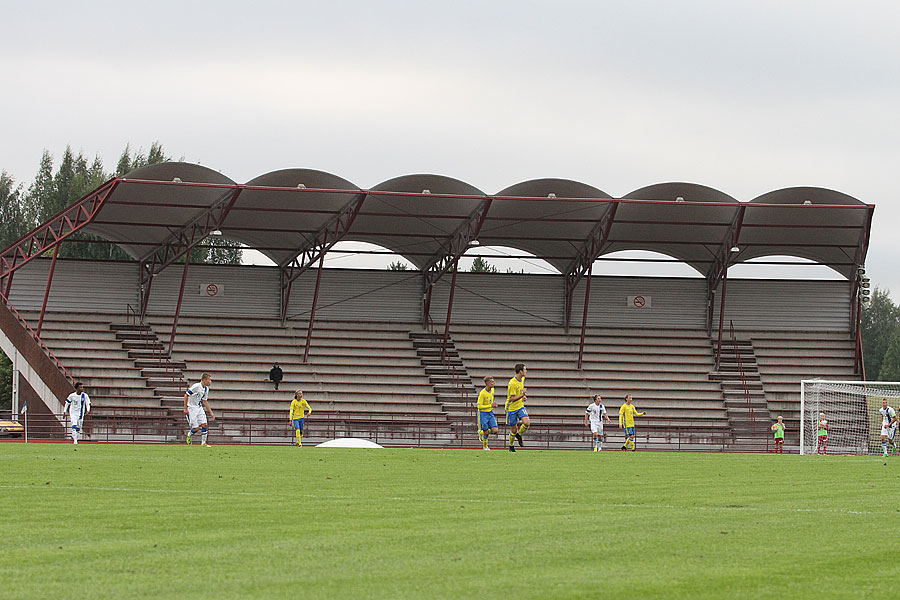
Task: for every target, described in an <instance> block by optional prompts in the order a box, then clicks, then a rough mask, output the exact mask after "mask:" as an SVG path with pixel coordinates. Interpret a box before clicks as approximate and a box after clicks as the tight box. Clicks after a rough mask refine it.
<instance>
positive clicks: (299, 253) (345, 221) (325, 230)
mask: <svg viewBox="0 0 900 600" xmlns="http://www.w3.org/2000/svg"><path fill="white" fill-rule="evenodd" d="M367 196H368V192H362V193H359V194H357V195H356V196H355V197H354V198H353V200H351V201H350V202H348V203H347V204H345V205H344V206H343V207H342V208H341V210H340V211H338V212H337V214H335V215H334V216H333V217H331V218H330V219H329V220H328V222H327V223H325V224H324V225H322V227H320V228H319V230H318V231H316V233H315V234H314V235H313V236H312V237H311V238H309V239H308V240H307V241H306V243H304V244H303V245H302V246H299V247H298V248H296V249H295V250H294V258H292V259H290V260H288V261H285V262H283V263H282V264H280V265H278V268H279V269H280V271H281V273H280V279H281V322H282V324H284V322H285V321H286V320H287V310H288V304H289V303H290V301H291V288H292V287H293V284H294V281H295V280H296V279H297V278H298V277H300V276H301V275H302V274H303V273H304V272H306V270H307V269H308V268H310V267H311V266H312V265H313V264H314V263H315V262H316V261H319V262H321V259H322V257H323V256H324V255H325V254H327V253H328V251H329V250H331V248H332V247H334V245H335V244H336V243H338V242H339V241H341V240H342V239H343V238H344V236H345V235H347V233H348V232H349V231H350V226H351V225H353V221H354V220H356V216H357V215H358V214H359V210H360V209H361V208H362V205H363V202H365V200H366V197H367Z"/></svg>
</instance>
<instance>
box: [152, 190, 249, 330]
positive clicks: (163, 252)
mask: <svg viewBox="0 0 900 600" xmlns="http://www.w3.org/2000/svg"><path fill="white" fill-rule="evenodd" d="M166 185H189V184H185V183H176V182H167V183H166ZM243 190H244V188H243V186H228V187H226V191H225V193H224V194H223V195H222V196H221V197H220V198H219V199H218V200H216V201H215V202H213V203H212V204H210V205H209V207H208V208H206V209H204V210H202V211H201V212H200V213H199V214H197V215H196V216H195V217H194V218H193V219H191V220H190V221H189V222H188V223H187V224H186V225H185V226H184V227H182V228H181V229H179V230H178V231H175V232H174V233H172V235H170V236H169V237H168V238H166V240H165V241H163V242H162V243H161V244H159V245H158V246H156V247H155V248H153V249H152V250H150V252H148V253H147V254H145V255H144V257H143V258H141V260H140V263H141V267H140V269H141V310H140V314H141V323H143V322H144V318H145V317H146V316H147V306H148V305H149V303H150V288H151V287H152V285H153V278H154V277H156V276H157V275H158V274H159V273H161V272H162V271H163V269H165V268H166V267H168V266H169V265H171V264H173V263H175V262H177V261H178V260H179V259H180V258H181V257H183V256H185V255H186V254H189V253H190V252H191V250H193V249H194V248H195V247H196V246H198V245H199V244H200V243H201V242H202V241H203V240H205V239H206V237H207V236H208V235H209V234H210V233H212V232H213V231H216V230H217V229H221V227H222V223H224V222H225V218H226V217H227V216H228V214H229V213H230V212H231V209H232V208H233V207H234V204H235V202H237V199H238V198H239V197H240V195H241V192H242V191H243Z"/></svg>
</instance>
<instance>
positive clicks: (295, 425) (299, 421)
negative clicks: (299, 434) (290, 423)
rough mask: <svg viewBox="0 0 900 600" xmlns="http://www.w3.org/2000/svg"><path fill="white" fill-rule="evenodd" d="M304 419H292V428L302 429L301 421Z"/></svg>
mask: <svg viewBox="0 0 900 600" xmlns="http://www.w3.org/2000/svg"><path fill="white" fill-rule="evenodd" d="M305 420H306V419H294V429H299V430H300V431H303V422H304V421H305Z"/></svg>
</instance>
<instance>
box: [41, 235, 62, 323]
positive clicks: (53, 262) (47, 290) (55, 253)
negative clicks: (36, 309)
mask: <svg viewBox="0 0 900 600" xmlns="http://www.w3.org/2000/svg"><path fill="white" fill-rule="evenodd" d="M60 246H61V244H57V245H56V247H55V248H53V259H52V260H51V261H50V271H49V272H48V273H47V287H46V288H44V301H43V302H41V315H40V316H39V317H38V324H37V329H36V330H35V333H36V334H37V336H38V337H41V328H42V327H43V326H44V315H45V314H47V300H48V299H49V298H50V285H51V284H52V283H53V272H54V271H55V270H56V259H57V258H59V247H60Z"/></svg>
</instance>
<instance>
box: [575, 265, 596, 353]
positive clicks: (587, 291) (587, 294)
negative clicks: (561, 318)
mask: <svg viewBox="0 0 900 600" xmlns="http://www.w3.org/2000/svg"><path fill="white" fill-rule="evenodd" d="M593 273H594V263H591V266H590V267H588V272H587V283H586V284H585V288H584V314H583V315H582V316H581V342H580V343H579V344H578V368H579V369H581V360H582V358H583V357H584V332H585V330H586V329H587V316H588V303H589V302H590V300H591V275H593Z"/></svg>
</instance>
